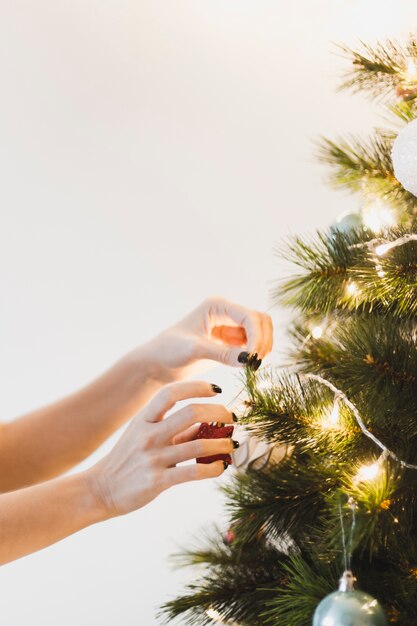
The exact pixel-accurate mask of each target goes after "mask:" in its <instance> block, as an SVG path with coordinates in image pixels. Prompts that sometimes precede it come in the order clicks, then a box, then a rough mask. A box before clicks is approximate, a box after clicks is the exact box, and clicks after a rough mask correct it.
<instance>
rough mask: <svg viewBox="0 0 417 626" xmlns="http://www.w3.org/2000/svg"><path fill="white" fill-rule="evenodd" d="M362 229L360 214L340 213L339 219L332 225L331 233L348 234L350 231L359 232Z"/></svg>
mask: <svg viewBox="0 0 417 626" xmlns="http://www.w3.org/2000/svg"><path fill="white" fill-rule="evenodd" d="M362 228H363V221H362V216H361V214H360V213H342V215H340V217H339V218H338V219H337V220H336V222H335V223H334V224H332V230H333V231H335V230H336V231H339V232H340V233H345V234H347V233H350V232H351V231H352V230H361V229H362Z"/></svg>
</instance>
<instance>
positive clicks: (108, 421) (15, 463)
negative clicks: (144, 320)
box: [0, 349, 164, 492]
mask: <svg viewBox="0 0 417 626" xmlns="http://www.w3.org/2000/svg"><path fill="white" fill-rule="evenodd" d="M163 378H164V377H163V372H160V371H159V370H158V369H157V368H156V367H155V366H154V365H153V363H152V362H151V361H150V360H149V358H148V356H147V355H146V349H144V350H143V351H142V350H141V349H138V350H135V351H134V352H132V353H130V354H128V355H126V356H125V357H123V358H122V359H120V360H119V361H118V362H117V363H115V364H114V365H113V366H112V367H111V368H110V369H108V370H107V371H106V372H104V373H103V374H102V375H101V376H99V377H98V378H96V379H95V380H94V381H92V382H91V383H90V384H88V385H87V386H85V387H83V388H82V389H80V390H78V391H76V392H75V393H72V394H71V395H69V396H67V397H65V398H63V399H62V400H59V401H57V402H55V403H53V404H50V405H48V406H45V407H42V408H40V409H37V410H35V411H33V412H31V413H29V414H27V415H24V416H23V417H20V418H18V419H17V420H15V421H13V422H10V423H7V424H3V426H2V428H1V430H0V491H2V492H5V491H11V490H14V489H19V488H21V487H25V486H29V485H32V484H35V483H37V482H40V481H44V480H48V479H50V478H53V477H55V476H58V475H59V474H61V473H63V472H65V471H66V470H68V469H69V468H71V467H73V466H74V465H76V464H77V463H79V462H80V461H82V460H83V459H85V458H86V457H87V456H89V455H90V454H91V453H92V452H93V451H94V450H95V449H96V448H97V447H98V446H99V445H101V444H102V443H103V442H104V441H105V440H106V439H107V438H108V437H109V436H110V435H111V434H112V433H113V432H114V431H115V430H116V429H117V428H119V427H120V426H121V425H122V424H123V423H125V422H126V420H128V419H129V418H131V417H132V416H133V415H135V413H137V412H138V410H139V409H140V408H141V407H142V406H143V405H144V404H145V403H146V402H147V401H148V400H149V398H150V397H151V396H152V395H153V394H154V393H155V392H156V391H157V389H158V388H159V387H160V386H161V384H162V383H163V382H164V380H163Z"/></svg>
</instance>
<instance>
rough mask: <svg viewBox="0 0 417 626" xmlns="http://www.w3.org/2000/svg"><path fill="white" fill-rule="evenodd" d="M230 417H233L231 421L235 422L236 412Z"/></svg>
mask: <svg viewBox="0 0 417 626" xmlns="http://www.w3.org/2000/svg"><path fill="white" fill-rule="evenodd" d="M232 417H233V421H234V422H237V415H236V413H232Z"/></svg>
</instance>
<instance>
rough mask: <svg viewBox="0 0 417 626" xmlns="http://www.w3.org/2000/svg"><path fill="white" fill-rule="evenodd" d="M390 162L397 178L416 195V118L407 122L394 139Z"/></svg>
mask: <svg viewBox="0 0 417 626" xmlns="http://www.w3.org/2000/svg"><path fill="white" fill-rule="evenodd" d="M392 163H393V166H394V173H395V177H396V178H397V180H399V181H400V183H401V184H402V186H403V187H404V189H406V190H407V191H409V192H410V193H412V194H414V195H415V196H417V119H416V120H413V121H412V122H410V123H409V124H407V126H405V127H404V128H403V129H402V130H401V132H400V133H399V134H398V136H397V138H396V140H395V141H394V145H393V147H392Z"/></svg>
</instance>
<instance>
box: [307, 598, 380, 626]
mask: <svg viewBox="0 0 417 626" xmlns="http://www.w3.org/2000/svg"><path fill="white" fill-rule="evenodd" d="M313 626H388V622H387V619H386V617H385V615H384V612H383V610H382V608H381V605H380V604H379V603H378V601H377V600H375V598H373V597H372V596H369V595H368V594H367V593H363V591H335V592H334V593H331V594H330V595H328V596H326V597H325V598H324V600H322V601H321V602H320V604H319V605H318V607H317V609H316V611H315V613H314V618H313Z"/></svg>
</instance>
